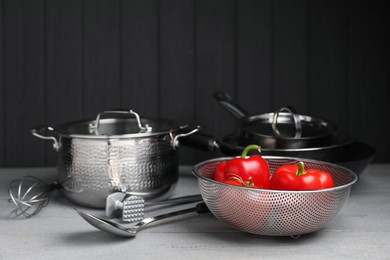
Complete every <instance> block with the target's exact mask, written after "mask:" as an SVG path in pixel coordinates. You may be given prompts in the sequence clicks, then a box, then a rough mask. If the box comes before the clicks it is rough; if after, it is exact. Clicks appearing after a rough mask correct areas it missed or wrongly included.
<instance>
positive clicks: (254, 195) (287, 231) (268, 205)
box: [193, 156, 358, 236]
mask: <svg viewBox="0 0 390 260" xmlns="http://www.w3.org/2000/svg"><path fill="white" fill-rule="evenodd" d="M263 158H264V159H266V160H267V162H268V164H269V167H270V171H271V174H272V173H273V172H274V170H275V169H276V168H277V167H278V166H280V165H283V164H295V163H298V162H299V161H302V162H303V163H304V164H305V168H306V169H309V168H314V169H320V170H324V171H327V172H329V173H330V174H331V175H332V177H333V181H334V184H335V186H334V187H333V188H328V189H319V190H306V191H288V190H271V189H256V188H247V187H239V186H233V185H229V184H224V183H220V182H217V181H214V180H213V176H214V172H215V169H216V167H217V166H218V164H219V163H221V162H222V161H226V160H229V159H231V158H230V157H229V158H228V157H225V158H218V159H213V160H208V161H204V162H201V163H199V164H197V165H195V166H194V169H193V173H194V174H195V176H196V177H197V178H198V183H199V188H200V192H201V194H202V197H203V200H204V201H205V203H206V205H207V206H208V207H209V209H210V211H211V212H212V213H213V214H214V216H215V217H217V218H218V219H219V220H221V221H222V222H224V223H226V224H227V225H229V226H231V227H232V228H234V229H238V230H241V231H244V232H249V233H253V234H258V235H266V236H298V235H301V234H306V233H310V232H314V231H317V230H319V229H321V228H323V227H325V226H326V225H327V224H329V222H331V221H332V220H333V219H334V217H335V216H336V215H337V213H338V212H339V211H340V209H341V208H342V207H343V206H344V204H345V203H346V201H347V199H348V197H349V194H350V190H351V186H352V184H354V183H355V182H357V180H358V177H357V175H356V174H355V173H353V172H352V171H350V170H348V169H346V168H343V167H341V166H338V165H335V164H330V163H326V162H321V161H314V160H307V159H300V158H287V157H272V156H263Z"/></svg>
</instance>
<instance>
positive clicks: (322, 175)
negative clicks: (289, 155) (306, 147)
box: [270, 162, 334, 190]
mask: <svg viewBox="0 0 390 260" xmlns="http://www.w3.org/2000/svg"><path fill="white" fill-rule="evenodd" d="M270 186H271V189H276V190H314V189H324V188H332V187H334V183H333V179H332V175H330V174H329V173H328V172H325V171H321V170H317V169H305V166H304V163H303V162H299V163H297V164H286V165H282V166H279V167H278V168H277V169H276V170H275V172H274V174H273V175H272V177H271V183H270Z"/></svg>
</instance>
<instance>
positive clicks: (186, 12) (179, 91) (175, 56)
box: [159, 0, 197, 164]
mask: <svg viewBox="0 0 390 260" xmlns="http://www.w3.org/2000/svg"><path fill="white" fill-rule="evenodd" d="M194 6H195V5H194V0H167V1H160V16H159V17H160V34H159V35H160V37H159V39H160V48H159V50H160V51H159V53H160V63H159V68H160V91H159V93H160V96H159V100H160V108H159V111H160V116H161V117H163V118H168V119H173V120H176V121H177V122H178V123H179V124H181V125H183V124H195V123H196V122H194V121H193V117H194V114H195V104H196V103H197V102H196V101H195V98H194V93H195V88H194V87H195V80H194V79H195V70H194V68H195V46H194V41H195V38H194V37H195V31H194V28H195V24H194V21H195V20H194V14H195V13H194V11H195V10H194ZM195 152H196V151H194V149H192V148H187V147H184V146H181V147H180V152H179V155H180V162H181V163H183V164H191V163H192V159H193V158H194V153H195Z"/></svg>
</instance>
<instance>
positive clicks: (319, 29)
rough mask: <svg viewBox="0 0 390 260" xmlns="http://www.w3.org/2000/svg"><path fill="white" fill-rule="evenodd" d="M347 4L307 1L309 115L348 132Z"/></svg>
mask: <svg viewBox="0 0 390 260" xmlns="http://www.w3.org/2000/svg"><path fill="white" fill-rule="evenodd" d="M346 13H347V5H346V1H340V0H332V1H330V0H321V1H309V14H310V17H309V22H310V23H309V24H310V27H309V43H310V44H309V46H308V47H309V69H308V70H309V74H310V96H309V99H310V100H309V103H310V113H311V114H313V115H316V116H321V117H324V118H327V119H328V120H332V121H334V123H336V124H337V125H338V127H339V128H340V129H341V130H343V131H347V117H348V105H347V100H348V96H347V95H348V93H347V88H345V86H346V85H347V16H346Z"/></svg>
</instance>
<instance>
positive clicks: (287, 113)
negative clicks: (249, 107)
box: [245, 107, 337, 140]
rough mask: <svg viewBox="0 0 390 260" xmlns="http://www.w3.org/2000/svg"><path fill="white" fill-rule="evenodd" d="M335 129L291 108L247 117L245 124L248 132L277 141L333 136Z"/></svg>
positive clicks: (330, 124) (326, 122) (332, 125)
mask: <svg viewBox="0 0 390 260" xmlns="http://www.w3.org/2000/svg"><path fill="white" fill-rule="evenodd" d="M336 128H337V127H336V125H334V124H333V123H331V122H330V121H327V120H324V119H321V118H317V117H312V116H307V115H301V114H297V113H296V112H295V110H294V109H293V108H292V107H283V108H280V109H278V110H277V111H276V112H274V113H267V114H262V115H257V116H253V117H249V118H247V120H246V122H245V129H246V130H247V131H248V132H251V133H253V134H257V135H262V136H269V137H273V138H278V139H296V140H302V139H316V138H321V137H324V136H329V135H331V134H333V133H334V131H335V130H336Z"/></svg>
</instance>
